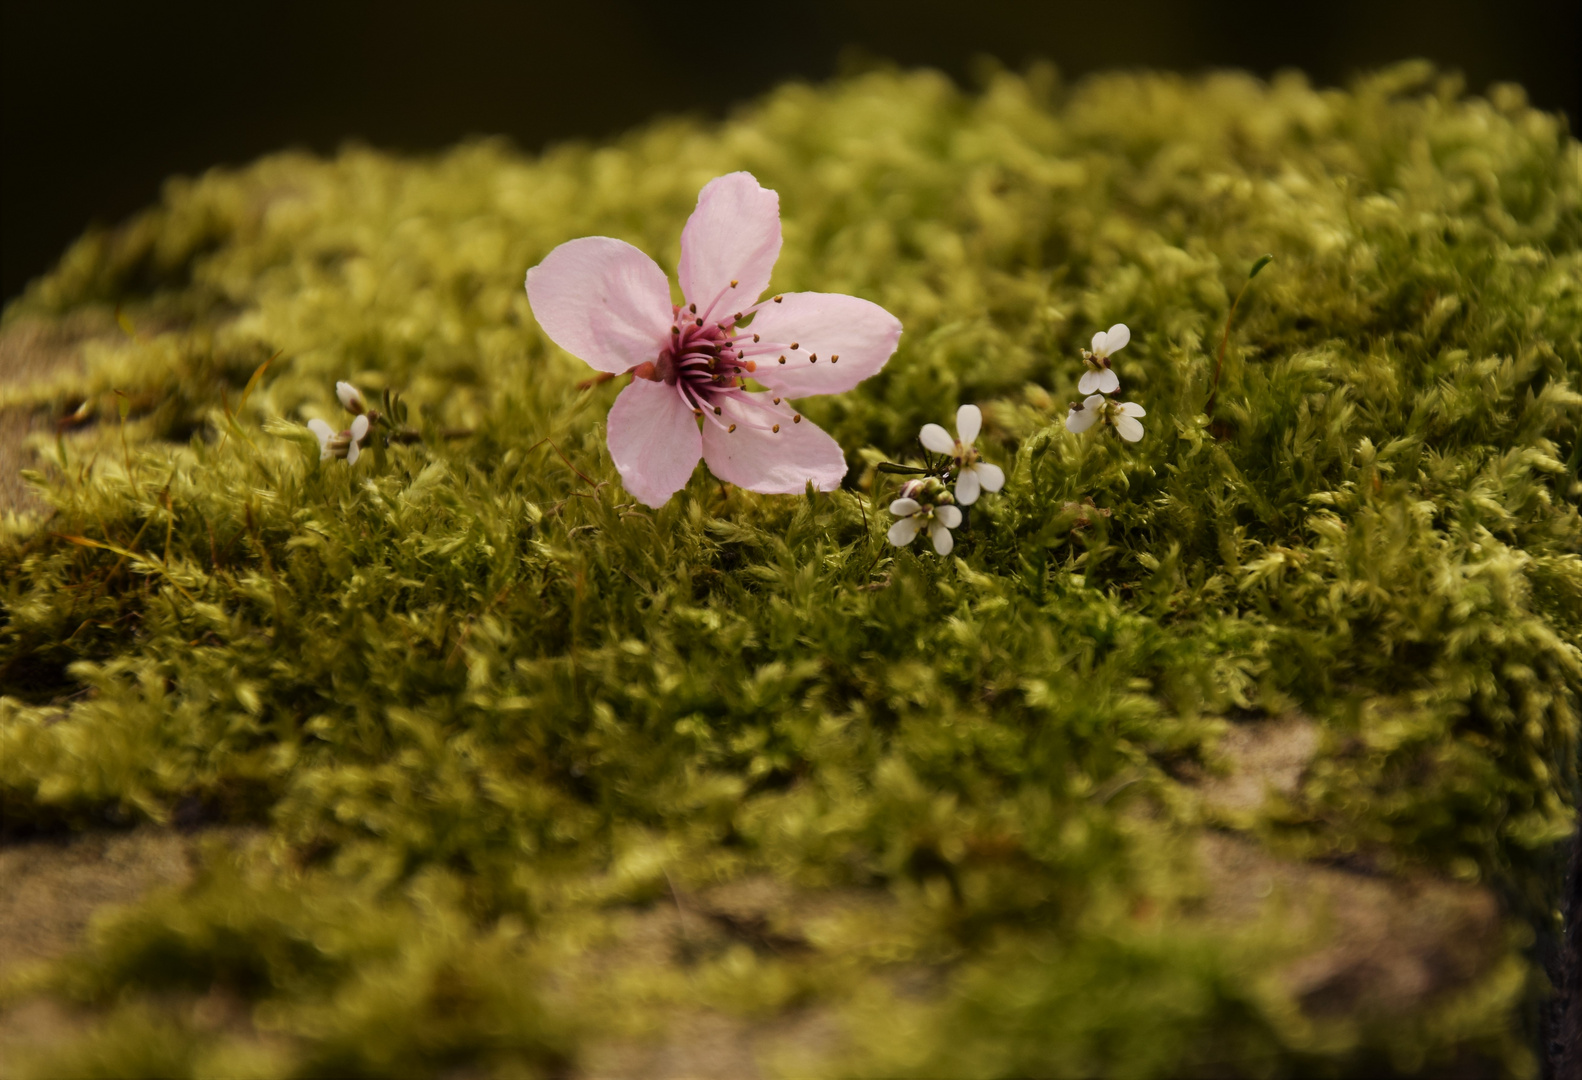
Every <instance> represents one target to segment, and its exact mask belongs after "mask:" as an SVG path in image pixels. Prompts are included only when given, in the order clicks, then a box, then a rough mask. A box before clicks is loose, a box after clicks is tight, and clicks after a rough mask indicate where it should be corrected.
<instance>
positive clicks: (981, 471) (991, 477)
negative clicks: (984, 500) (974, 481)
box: [974, 461, 1005, 491]
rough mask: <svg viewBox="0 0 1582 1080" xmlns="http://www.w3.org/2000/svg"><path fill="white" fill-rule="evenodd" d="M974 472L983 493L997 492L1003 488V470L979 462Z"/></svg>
mask: <svg viewBox="0 0 1582 1080" xmlns="http://www.w3.org/2000/svg"><path fill="white" fill-rule="evenodd" d="M974 471H975V472H977V474H978V483H980V484H982V485H983V490H984V491H999V490H1000V489H1001V488H1002V487H1004V486H1005V470H1004V469H1002V468H1000V467H999V466H998V465H991V464H990V463H989V462H987V461H980V462H978V464H977V466H976V467H975V470H974Z"/></svg>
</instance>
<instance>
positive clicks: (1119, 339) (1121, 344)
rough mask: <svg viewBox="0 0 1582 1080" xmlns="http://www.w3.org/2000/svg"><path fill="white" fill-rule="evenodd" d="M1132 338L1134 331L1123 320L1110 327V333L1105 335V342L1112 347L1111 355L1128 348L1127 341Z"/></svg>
mask: <svg viewBox="0 0 1582 1080" xmlns="http://www.w3.org/2000/svg"><path fill="white" fill-rule="evenodd" d="M1131 339H1132V332H1131V331H1130V330H1128V329H1127V328H1126V324H1125V323H1123V322H1118V323H1116V324H1115V325H1114V326H1112V327H1110V330H1109V333H1107V334H1105V335H1104V343H1105V344H1106V345H1108V346H1109V347H1110V353H1109V354H1110V355H1111V356H1114V355H1115V354H1116V353H1118V352H1120V351H1121V350H1122V349H1124V348H1126V343H1127V342H1128V341H1130V340H1131Z"/></svg>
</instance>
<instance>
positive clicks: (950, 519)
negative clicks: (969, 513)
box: [934, 503, 961, 529]
mask: <svg viewBox="0 0 1582 1080" xmlns="http://www.w3.org/2000/svg"><path fill="white" fill-rule="evenodd" d="M934 517H936V518H938V519H939V522H940V524H941V525H943V526H945V528H947V529H954V528H955V527H956V526H957V525H960V524H961V511H960V510H958V509H957V508H956V507H954V506H951V505H950V504H948V503H947V504H946V505H944V506H941V507H937V508H935V510H934Z"/></svg>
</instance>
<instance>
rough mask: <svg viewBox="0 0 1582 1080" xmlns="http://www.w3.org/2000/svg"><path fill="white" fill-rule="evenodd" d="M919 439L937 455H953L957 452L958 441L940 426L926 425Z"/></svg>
mask: <svg viewBox="0 0 1582 1080" xmlns="http://www.w3.org/2000/svg"><path fill="white" fill-rule="evenodd" d="M917 437H918V438H919V439H921V440H922V442H923V445H924V446H926V447H928V449H930V450H932V451H934V453H936V454H951V453H954V452H955V450H956V440H955V439H952V438H951V437H950V434H949V433H948V432H947V431H946V430H945V429H944V428H942V427H940V426H939V425H938V424H924V425H923V430H922V431H921V432H919V433H918V436H917Z"/></svg>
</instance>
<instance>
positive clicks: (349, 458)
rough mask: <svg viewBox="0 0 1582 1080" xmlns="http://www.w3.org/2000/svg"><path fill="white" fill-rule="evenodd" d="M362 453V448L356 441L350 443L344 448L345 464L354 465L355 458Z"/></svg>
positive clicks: (355, 462)
mask: <svg viewBox="0 0 1582 1080" xmlns="http://www.w3.org/2000/svg"><path fill="white" fill-rule="evenodd" d="M362 453H363V452H362V448H361V447H359V446H358V445H357V444H356V443H352V444H351V445H350V446H348V447H347V448H346V464H348V465H355V464H357V459H358V458H359V457H361V456H362Z"/></svg>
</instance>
